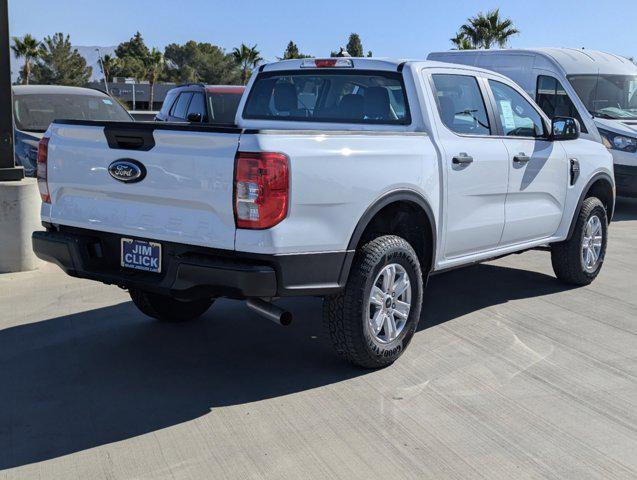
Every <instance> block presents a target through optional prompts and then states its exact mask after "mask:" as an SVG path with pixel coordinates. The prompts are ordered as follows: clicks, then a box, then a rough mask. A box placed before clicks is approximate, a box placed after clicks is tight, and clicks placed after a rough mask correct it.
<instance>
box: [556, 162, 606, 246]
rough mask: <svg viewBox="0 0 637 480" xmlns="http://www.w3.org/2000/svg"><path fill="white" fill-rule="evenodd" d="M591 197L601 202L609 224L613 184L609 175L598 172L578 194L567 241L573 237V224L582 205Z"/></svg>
mask: <svg viewBox="0 0 637 480" xmlns="http://www.w3.org/2000/svg"><path fill="white" fill-rule="evenodd" d="M591 196H595V197H598V198H599V199H600V200H601V201H602V203H604V206H605V207H606V212H607V214H608V223H610V222H611V220H612V218H613V214H614V212H615V187H614V182H613V180H612V178H611V177H610V175H608V174H607V173H603V172H600V173H597V174H595V175H593V177H592V178H591V179H590V180H589V181H588V183H587V184H586V186H585V187H584V188H583V190H582V193H581V194H580V198H579V200H578V202H577V207H576V208H575V212H574V214H573V218H572V219H571V226H570V227H569V229H568V236H567V240H570V239H571V237H572V236H573V232H574V231H575V224H576V223H577V218H578V217H579V214H580V212H581V211H582V204H583V203H584V200H586V199H587V198H588V197H591Z"/></svg>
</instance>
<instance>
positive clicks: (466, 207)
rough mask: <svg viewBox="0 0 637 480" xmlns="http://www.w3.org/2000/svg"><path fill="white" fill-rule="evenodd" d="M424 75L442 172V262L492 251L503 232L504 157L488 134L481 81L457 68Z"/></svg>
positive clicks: (491, 133) (488, 117) (489, 119)
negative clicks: (432, 107)
mask: <svg viewBox="0 0 637 480" xmlns="http://www.w3.org/2000/svg"><path fill="white" fill-rule="evenodd" d="M426 72H427V74H428V76H429V79H428V80H429V81H430V84H431V86H432V91H433V93H434V97H435V102H436V107H437V111H436V115H437V116H438V118H439V121H437V122H435V125H437V130H438V138H439V144H440V146H441V148H442V154H443V168H444V169H445V172H446V175H445V176H446V189H445V192H446V202H445V204H446V208H445V212H446V215H445V227H444V229H445V232H446V234H445V240H444V255H445V258H455V257H461V256H465V255H469V254H472V253H478V252H482V251H488V250H492V249H494V248H496V247H497V246H498V244H499V243H500V238H501V236H502V231H503V229H504V202H505V198H506V193H507V182H508V175H509V155H508V152H507V150H506V148H505V146H504V144H503V142H502V140H501V138H498V137H497V136H494V135H495V132H496V131H495V126H494V118H493V115H492V113H490V110H489V109H487V102H486V96H485V84H484V80H483V79H482V78H480V77H476V76H474V75H473V74H472V73H464V72H463V71H462V70H458V69H435V70H426ZM429 72H431V73H430V74H429Z"/></svg>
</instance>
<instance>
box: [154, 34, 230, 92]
mask: <svg viewBox="0 0 637 480" xmlns="http://www.w3.org/2000/svg"><path fill="white" fill-rule="evenodd" d="M164 58H165V68H164V70H163V74H162V76H161V79H162V80H167V81H171V82H176V83H193V82H203V83H208V84H212V85H215V84H216V85H234V84H238V83H239V82H240V80H241V77H240V73H239V69H238V68H237V65H236V64H235V61H234V57H233V56H232V55H230V54H227V53H226V52H224V51H223V49H221V48H219V47H217V46H216V45H212V44H210V43H197V42H195V41H193V40H190V41H189V42H186V43H185V44H184V45H179V44H176V43H171V44H170V45H168V46H167V47H166V49H165V50H164Z"/></svg>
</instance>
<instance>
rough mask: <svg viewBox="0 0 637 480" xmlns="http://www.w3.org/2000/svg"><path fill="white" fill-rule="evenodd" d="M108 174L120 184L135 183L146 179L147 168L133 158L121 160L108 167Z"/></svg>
mask: <svg viewBox="0 0 637 480" xmlns="http://www.w3.org/2000/svg"><path fill="white" fill-rule="evenodd" d="M108 173H109V174H110V176H111V177H113V178H114V179H115V180H119V181H120V182H124V183H135V182H141V181H142V180H143V179H144V177H145V176H146V167H144V165H142V164H141V163H140V162H138V161H137V160H133V159H132V158H121V159H119V160H115V161H114V162H113V163H111V164H110V165H109V166H108Z"/></svg>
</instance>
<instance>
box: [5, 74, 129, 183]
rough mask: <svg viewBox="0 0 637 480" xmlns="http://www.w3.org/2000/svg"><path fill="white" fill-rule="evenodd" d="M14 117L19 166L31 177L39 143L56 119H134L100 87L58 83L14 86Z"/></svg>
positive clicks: (127, 120)
mask: <svg viewBox="0 0 637 480" xmlns="http://www.w3.org/2000/svg"><path fill="white" fill-rule="evenodd" d="M13 119H14V123H15V137H14V138H15V161H16V165H22V166H23V167H24V173H25V174H26V175H27V176H30V177H33V176H35V173H36V161H37V153H38V142H39V141H40V139H41V138H42V135H43V134H44V132H45V131H46V129H47V128H48V127H49V124H50V123H51V122H52V121H53V120H55V119H72V120H113V121H119V122H132V121H133V118H132V117H131V116H130V115H129V114H128V112H127V111H126V110H125V109H124V107H122V106H121V105H120V104H119V103H118V102H117V101H116V100H114V99H113V98H111V97H109V96H108V95H106V94H105V93H103V92H100V91H99V90H92V89H90V88H80V87H63V86H58V85H17V86H14V87H13Z"/></svg>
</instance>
